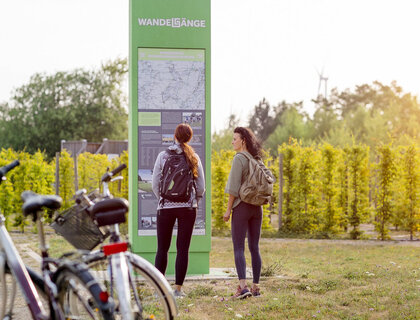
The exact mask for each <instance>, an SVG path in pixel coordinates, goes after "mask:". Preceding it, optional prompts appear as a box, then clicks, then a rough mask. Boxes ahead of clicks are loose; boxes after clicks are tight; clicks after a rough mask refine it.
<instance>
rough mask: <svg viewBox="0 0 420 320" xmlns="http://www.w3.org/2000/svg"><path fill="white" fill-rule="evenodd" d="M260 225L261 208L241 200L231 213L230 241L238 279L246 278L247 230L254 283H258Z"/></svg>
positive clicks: (259, 272)
mask: <svg viewBox="0 0 420 320" xmlns="http://www.w3.org/2000/svg"><path fill="white" fill-rule="evenodd" d="M261 225H262V208H261V207H260V206H254V205H252V204H249V203H245V202H243V201H242V202H241V203H240V204H238V205H237V206H236V207H235V208H233V213H232V241H233V252H234V254H235V265H236V272H237V273H238V278H239V279H246V261H245V254H244V251H245V237H246V234H247V232H248V248H249V251H250V253H251V262H252V275H253V281H254V283H259V281H260V275H261V256H260V249H259V242H260V235H261Z"/></svg>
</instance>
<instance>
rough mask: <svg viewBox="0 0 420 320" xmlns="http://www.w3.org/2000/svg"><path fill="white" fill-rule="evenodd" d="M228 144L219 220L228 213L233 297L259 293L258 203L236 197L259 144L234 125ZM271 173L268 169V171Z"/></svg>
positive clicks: (259, 217)
mask: <svg viewBox="0 0 420 320" xmlns="http://www.w3.org/2000/svg"><path fill="white" fill-rule="evenodd" d="M233 132H234V133H233V139H232V146H233V149H234V150H235V151H236V152H237V154H236V155H235V156H234V157H233V161H232V168H231V170H230V173H229V178H228V182H227V185H226V189H225V192H226V193H228V194H229V199H228V204H227V209H226V213H225V214H224V216H223V220H224V221H226V222H228V221H229V219H230V215H231V214H232V224H231V226H232V242H233V251H234V256H235V266H236V271H237V273H238V278H239V285H238V287H237V290H236V293H235V294H234V296H233V297H234V298H237V299H244V298H247V297H249V296H259V295H260V288H259V280H260V275H261V255H260V251H259V241H260V234H261V226H262V207H261V206H256V205H253V204H250V203H246V202H244V201H242V200H241V199H240V197H239V189H240V188H241V184H242V183H243V182H244V181H245V180H246V177H247V176H248V173H249V161H250V160H249V159H248V157H247V156H249V157H253V158H255V159H257V160H259V161H261V156H262V152H261V144H260V143H259V142H258V140H257V139H256V137H255V135H254V133H253V132H252V131H251V130H249V129H248V128H243V127H237V128H235V130H234V131H233ZM270 175H271V173H270ZM247 233H248V248H249V251H250V253H251V262H252V274H253V284H252V287H251V288H248V286H247V284H246V261H245V254H244V251H245V237H246V235H247Z"/></svg>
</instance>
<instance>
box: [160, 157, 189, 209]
mask: <svg viewBox="0 0 420 320" xmlns="http://www.w3.org/2000/svg"><path fill="white" fill-rule="evenodd" d="M166 152H167V153H168V155H169V156H168V158H167V159H166V161H165V164H164V165H163V169H162V174H161V177H160V183H159V194H160V196H161V198H162V204H163V203H164V201H165V200H169V201H171V202H189V201H190V199H191V193H192V190H193V188H195V182H194V175H193V173H192V170H191V168H190V166H189V164H188V162H187V159H186V158H185V154H184V153H181V154H178V153H176V152H175V151H173V150H167V151H166ZM191 204H192V203H191Z"/></svg>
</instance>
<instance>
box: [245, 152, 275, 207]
mask: <svg viewBox="0 0 420 320" xmlns="http://www.w3.org/2000/svg"><path fill="white" fill-rule="evenodd" d="M239 153H240V154H242V155H244V156H245V157H246V158H247V159H248V160H249V174H248V176H247V177H246V179H245V181H244V182H243V183H242V185H241V187H240V189H239V198H240V199H241V200H242V201H244V202H246V203H250V204H253V205H256V206H262V205H264V204H267V203H269V202H270V200H271V195H272V194H273V185H274V176H273V174H272V173H271V171H270V170H269V169H267V168H266V166H265V165H264V163H263V162H262V161H261V160H257V159H255V158H254V157H252V156H250V155H249V154H248V153H245V152H239Z"/></svg>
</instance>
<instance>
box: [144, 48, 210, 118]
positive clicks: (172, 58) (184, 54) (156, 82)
mask: <svg viewBox="0 0 420 320" xmlns="http://www.w3.org/2000/svg"><path fill="white" fill-rule="evenodd" d="M138 109H139V110H140V109H143V110H144V109H146V110H148V109H163V110H169V109H171V110H174V109H176V110H178V109H187V110H204V109H205V61H204V50H197V49H150V48H139V49H138Z"/></svg>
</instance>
